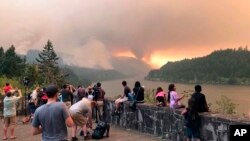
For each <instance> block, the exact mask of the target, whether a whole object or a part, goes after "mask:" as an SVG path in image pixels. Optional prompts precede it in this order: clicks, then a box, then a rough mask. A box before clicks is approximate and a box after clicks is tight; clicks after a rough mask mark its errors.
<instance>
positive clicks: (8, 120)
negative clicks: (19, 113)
mask: <svg viewBox="0 0 250 141" xmlns="http://www.w3.org/2000/svg"><path fill="white" fill-rule="evenodd" d="M3 123H4V124H5V125H6V126H7V127H9V125H16V116H11V117H4V119H3Z"/></svg>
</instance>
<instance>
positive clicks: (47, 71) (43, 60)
mask: <svg viewBox="0 0 250 141" xmlns="http://www.w3.org/2000/svg"><path fill="white" fill-rule="evenodd" d="M58 60H59V57H58V56H57V54H56V52H55V51H54V48H53V45H52V42H51V41H49V40H48V42H47V44H46V45H45V46H44V47H43V50H42V51H41V52H40V53H39V54H38V58H36V61H37V62H38V65H39V72H40V75H41V76H40V77H41V78H42V82H43V83H44V84H49V83H55V84H57V83H60V82H61V81H63V75H62V74H61V72H60V69H59V67H58V62H57V61H58ZM59 81H60V82H59Z"/></svg>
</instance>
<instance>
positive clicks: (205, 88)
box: [102, 78, 250, 115]
mask: <svg viewBox="0 0 250 141" xmlns="http://www.w3.org/2000/svg"><path fill="white" fill-rule="evenodd" d="M124 80H126V81H127V82H128V86H129V87H130V88H133V86H134V83H135V81H136V80H139V81H140V82H141V84H142V86H144V87H145V89H156V88H157V87H158V86H161V87H162V88H163V89H164V91H165V92H167V91H168V85H169V84H170V83H168V82H157V81H147V80H143V79H142V78H129V79H124ZM121 82H122V80H111V81H103V82H102V87H103V88H104V89H105V91H106V94H107V95H106V96H108V97H116V96H117V95H119V94H121V93H122V91H123V87H122V85H121ZM175 86H176V91H177V93H179V94H180V95H182V94H184V93H185V91H186V92H188V94H191V93H192V92H193V91H194V85H193V84H180V83H175ZM202 93H204V94H205V96H206V99H207V103H210V104H211V109H212V110H213V111H214V110H215V109H217V107H218V106H217V104H216V101H218V100H220V99H221V96H222V95H224V96H226V97H228V98H229V99H231V100H232V102H233V103H235V104H237V107H236V114H237V115H243V114H247V113H248V111H249V110H250V86H240V85H210V84H203V85H202ZM187 100H188V97H185V98H184V99H183V101H182V102H183V104H185V105H187Z"/></svg>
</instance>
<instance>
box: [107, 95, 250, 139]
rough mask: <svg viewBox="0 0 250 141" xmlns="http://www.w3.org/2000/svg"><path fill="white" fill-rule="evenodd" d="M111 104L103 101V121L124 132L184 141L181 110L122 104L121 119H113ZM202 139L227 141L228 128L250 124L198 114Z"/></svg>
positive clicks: (214, 115) (117, 117) (116, 117)
mask: <svg viewBox="0 0 250 141" xmlns="http://www.w3.org/2000/svg"><path fill="white" fill-rule="evenodd" d="M113 110H114V100H111V99H108V100H106V101H105V115H104V116H105V120H106V121H107V122H109V123H112V124H115V125H118V126H120V127H123V128H128V129H133V130H137V131H140V132H143V133H149V134H153V135H156V136H159V137H162V138H163V139H168V140H172V141H183V140H185V138H184V118H183V116H182V115H181V110H172V109H170V108H168V107H157V106H154V105H152V104H145V103H144V104H137V110H135V111H133V110H131V109H130V108H129V103H128V102H125V103H124V104H123V105H122V108H121V114H120V116H112V112H113ZM201 118H202V127H201V136H202V140H204V141H228V140H229V125H231V124H250V121H244V120H240V119H232V118H221V116H220V115H216V114H209V113H206V114H201Z"/></svg>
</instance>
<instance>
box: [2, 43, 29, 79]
mask: <svg viewBox="0 0 250 141" xmlns="http://www.w3.org/2000/svg"><path fill="white" fill-rule="evenodd" d="M0 59H1V64H0V65H1V66H0V74H2V75H6V76H7V77H8V78H11V77H20V76H21V75H22V73H23V70H24V68H25V59H22V58H21V57H20V56H18V55H17V54H16V52H15V47H14V45H11V47H10V48H9V49H8V50H6V52H5V53H4V51H3V48H2V47H1V48H0Z"/></svg>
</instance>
